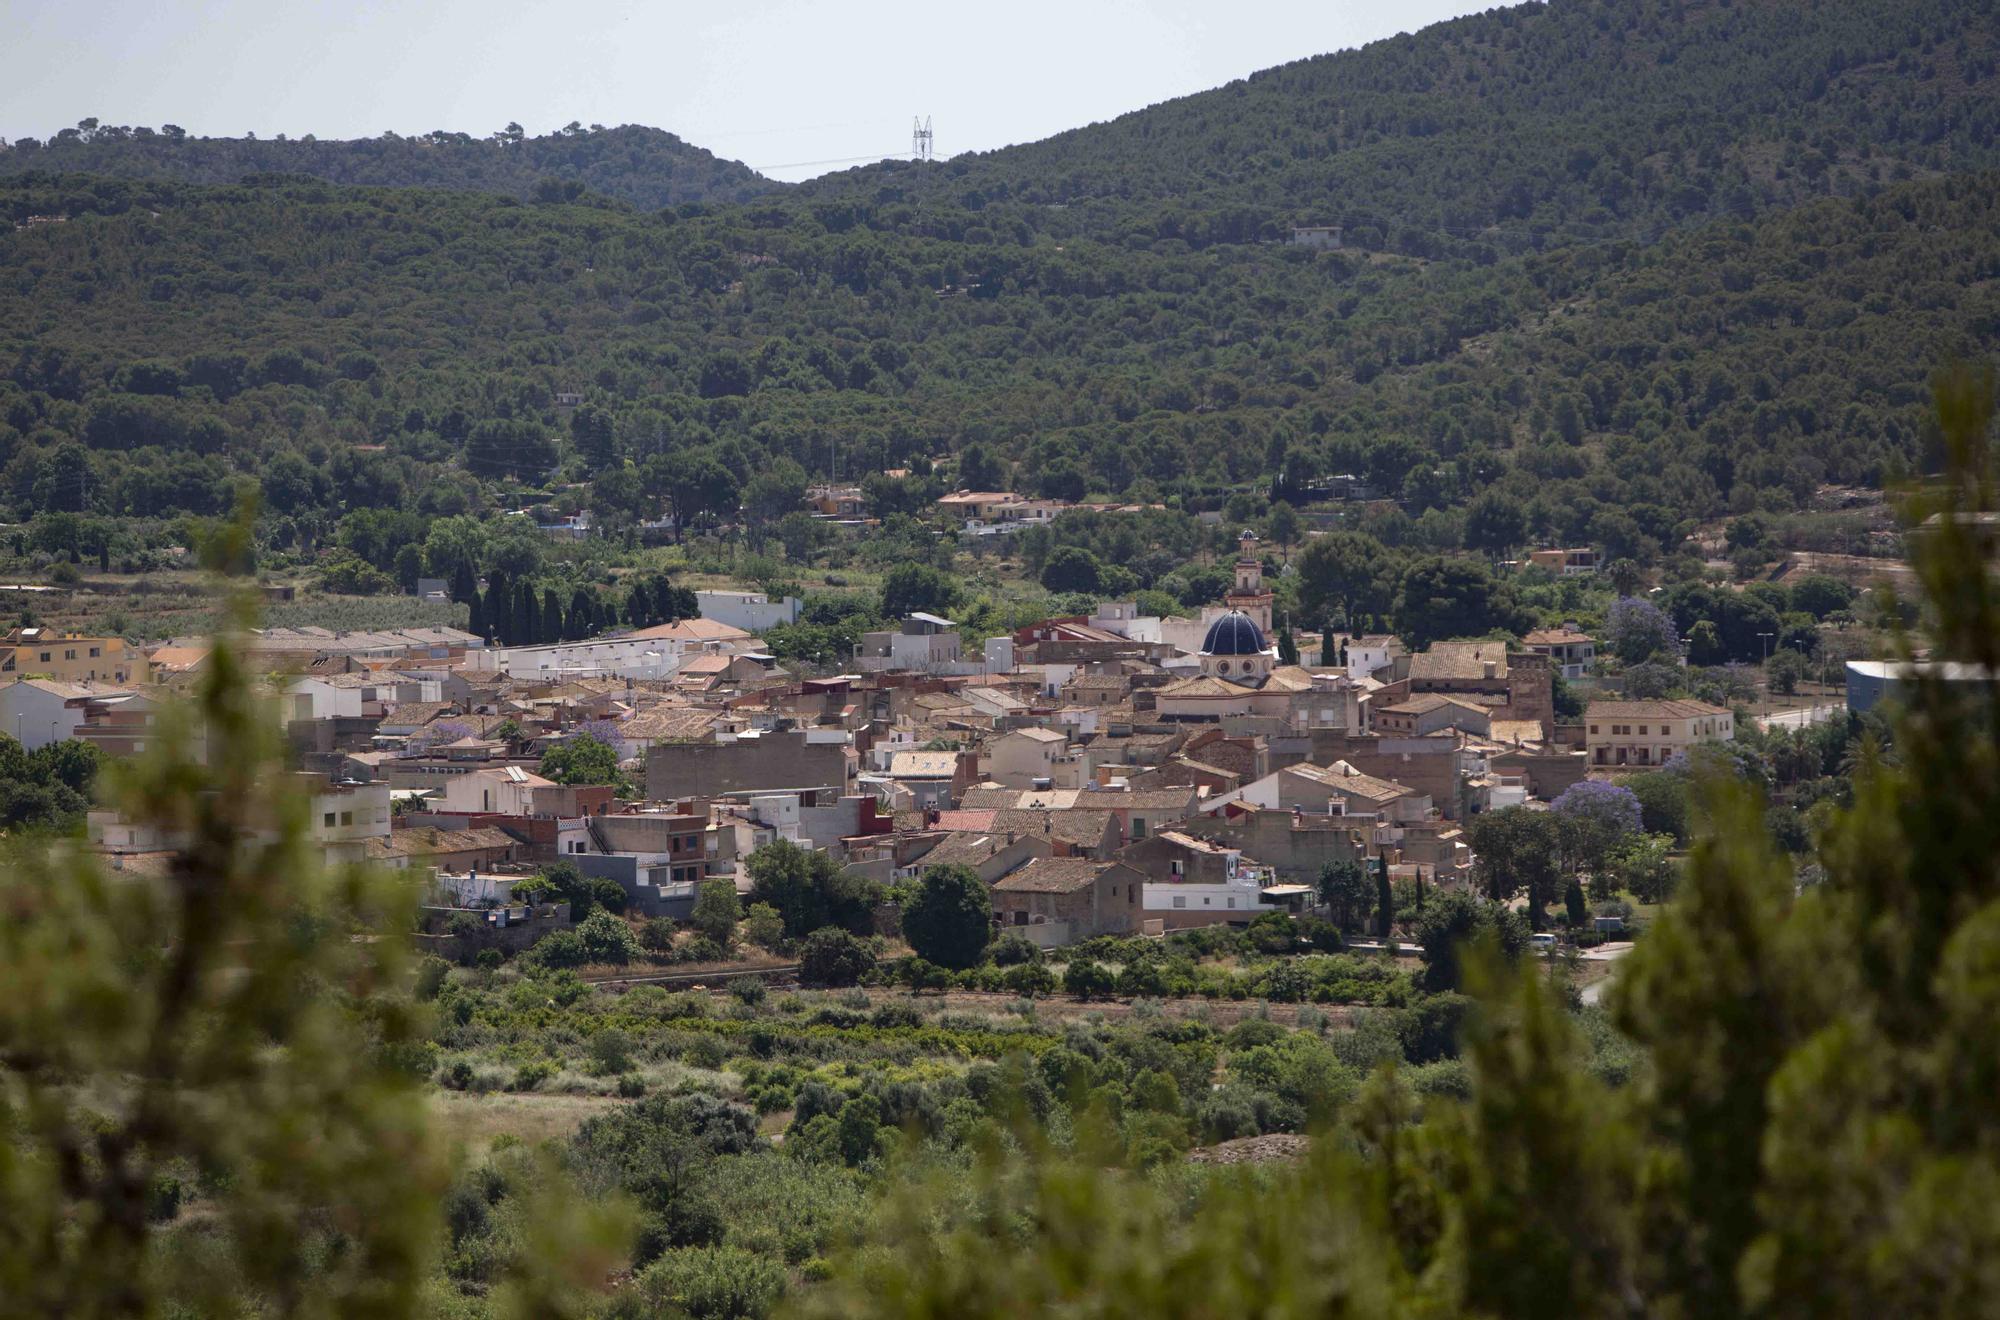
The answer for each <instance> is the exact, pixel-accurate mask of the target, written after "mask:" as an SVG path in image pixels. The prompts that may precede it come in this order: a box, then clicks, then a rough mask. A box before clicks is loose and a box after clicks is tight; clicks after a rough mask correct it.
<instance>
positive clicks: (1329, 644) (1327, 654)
mask: <svg viewBox="0 0 2000 1320" xmlns="http://www.w3.org/2000/svg"><path fill="white" fill-rule="evenodd" d="M1319 662H1320V664H1321V665H1323V666H1325V667H1326V668H1329V669H1331V668H1332V667H1333V666H1334V665H1337V664H1339V663H1340V643H1339V642H1338V641H1337V640H1335V638H1334V635H1333V625H1332V624H1330V623H1329V624H1328V625H1326V627H1325V628H1322V629H1321V630H1320V634H1319Z"/></svg>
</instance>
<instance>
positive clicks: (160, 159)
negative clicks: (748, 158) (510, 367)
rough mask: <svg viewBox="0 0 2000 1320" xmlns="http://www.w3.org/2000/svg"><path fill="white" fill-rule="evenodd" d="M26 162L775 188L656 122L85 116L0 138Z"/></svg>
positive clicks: (210, 172) (178, 175)
mask: <svg viewBox="0 0 2000 1320" xmlns="http://www.w3.org/2000/svg"><path fill="white" fill-rule="evenodd" d="M29 171H41V172H57V173H81V174H101V175H110V176H112V177H116V178H126V179H180V180H185V181H188V182H192V183H235V182H237V181H239V180H240V179H242V178H244V177H246V176H250V175H258V174H303V175H310V176H312V177H314V178H318V179H325V180H327V181H329V182H331V183H355V184H379V185H383V186H387V187H423V188H463V189H470V190H474V191H478V192H491V193H499V194H502V195H504V196H508V197H514V198H520V199H523V200H525V199H528V198H531V197H537V196H540V197H543V198H551V197H554V198H573V197H575V196H577V195H578V194H579V193H580V192H583V191H588V192H593V193H598V194H601V195H603V196H606V197H614V198H617V199H618V200H620V201H624V202H629V203H631V204H632V205H634V206H638V207H641V208H644V209H646V210H656V209H658V208H659V207H662V206H677V205H680V204H682V203H685V202H741V201H746V200H748V199H750V198H752V197H756V196H760V195H761V194H764V193H767V192H771V191H773V190H775V189H778V188H781V187H783V185H782V184H779V183H777V182H775V181H773V180H770V179H766V178H765V177H763V176H762V175H760V174H758V173H756V172H755V171H753V170H751V169H750V167H749V166H747V165H743V164H741V163H740V162H737V161H731V160H722V159H720V158H719V157H717V156H715V155H713V154H711V153H710V152H707V151H704V150H703V149H702V148H700V147H697V146H694V145H692V144H691V143H687V142H683V141H682V140H681V139H680V138H677V137H675V136H674V135H673V134H672V133H665V132H662V131H660V130H659V129H656V128H640V127H637V126H634V125H627V126H625V127H621V128H602V127H591V128H584V127H582V126H581V125H578V124H572V125H570V126H569V127H568V128H565V129H562V130H559V131H557V132H555V133H551V134H549V135H548V136H546V137H527V136H525V135H523V134H522V133H521V132H520V130H519V128H518V126H515V125H509V126H508V128H507V129H505V130H502V131H501V132H499V133H495V134H494V135H493V136H491V137H487V138H475V137H472V136H470V135H469V134H465V133H444V132H438V133H426V134H424V135H422V136H420V137H399V136H397V135H395V134H391V133H385V134H383V135H382V136H381V137H376V138H358V139H355V140H353V141H339V140H329V141H321V140H318V139H316V138H311V137H306V138H300V139H295V140H288V139H285V138H256V137H249V138H204V137H190V136H188V135H187V134H186V133H184V132H182V131H181V130H180V129H178V128H176V127H174V126H173V125H171V124H169V125H166V126H165V127H163V128H160V129H157V130H155V129H151V128H133V127H127V126H123V125H113V124H100V123H98V122H97V121H96V120H85V121H84V122H83V123H81V124H79V125H78V126H77V127H75V128H68V129H64V130H63V131H62V132H60V133H57V134H56V135H55V136H54V137H52V138H50V139H48V140H47V141H46V142H43V141H38V140H36V139H34V138H26V139H23V140H21V141H19V142H16V143H14V144H12V145H11V146H10V147H7V148H4V149H0V175H8V174H23V173H27V172H29Z"/></svg>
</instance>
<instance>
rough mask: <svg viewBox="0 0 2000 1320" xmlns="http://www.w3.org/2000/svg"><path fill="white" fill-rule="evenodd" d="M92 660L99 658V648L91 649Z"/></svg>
mask: <svg viewBox="0 0 2000 1320" xmlns="http://www.w3.org/2000/svg"><path fill="white" fill-rule="evenodd" d="M90 658H91V659H93V660H95V659H96V658H97V648H96V647H94V646H93V647H91V648H90Z"/></svg>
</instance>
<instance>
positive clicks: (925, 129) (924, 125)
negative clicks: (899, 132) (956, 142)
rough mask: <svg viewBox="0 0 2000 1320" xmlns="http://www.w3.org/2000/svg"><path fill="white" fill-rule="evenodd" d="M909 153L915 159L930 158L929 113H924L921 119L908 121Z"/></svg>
mask: <svg viewBox="0 0 2000 1320" xmlns="http://www.w3.org/2000/svg"><path fill="white" fill-rule="evenodd" d="M910 155H911V156H912V157H914V158H915V159H917V160H930V159H932V156H931V117H930V116H929V115H925V116H924V117H923V118H922V119H912V120H911V121H910Z"/></svg>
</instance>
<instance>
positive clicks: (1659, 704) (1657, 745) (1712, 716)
mask: <svg viewBox="0 0 2000 1320" xmlns="http://www.w3.org/2000/svg"><path fill="white" fill-rule="evenodd" d="M1583 722H1584V730H1583V732H1584V740H1583V746H1584V751H1585V753H1586V755H1587V756H1588V758H1589V761H1590V765H1591V767H1592V768H1593V769H1595V768H1596V767H1598V766H1658V765H1664V764H1666V763H1667V761H1668V760H1670V759H1671V758H1672V757H1673V756H1674V754H1675V753H1676V752H1683V751H1686V750H1687V749H1688V748H1690V747H1692V746H1694V745H1695V744H1697V743H1705V742H1727V741H1729V740H1730V739H1731V738H1733V737H1735V736H1736V717H1735V716H1734V715H1732V714H1731V713H1730V712H1729V711H1727V710H1724V709H1723V708H1722V707H1721V706H1711V705H1709V704H1708V703H1707V702H1705V701H1593V702H1591V703H1590V706H1589V708H1588V709H1586V710H1585V712H1584V717H1583Z"/></svg>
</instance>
